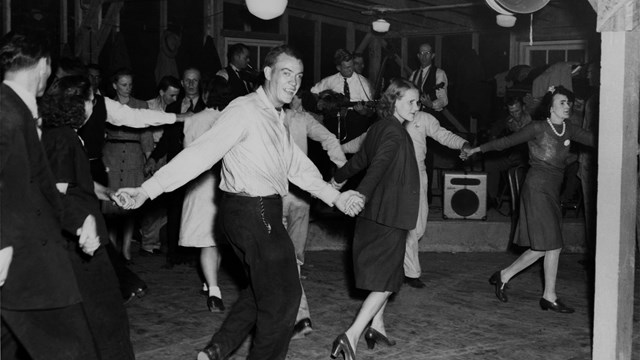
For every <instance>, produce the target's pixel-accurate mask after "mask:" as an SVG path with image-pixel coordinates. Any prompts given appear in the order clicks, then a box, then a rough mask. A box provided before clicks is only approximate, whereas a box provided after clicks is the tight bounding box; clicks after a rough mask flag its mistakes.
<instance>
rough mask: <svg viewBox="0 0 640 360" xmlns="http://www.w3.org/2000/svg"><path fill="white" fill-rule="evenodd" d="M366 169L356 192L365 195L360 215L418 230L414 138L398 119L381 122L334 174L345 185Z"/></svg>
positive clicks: (381, 120) (385, 223)
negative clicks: (344, 182) (412, 138)
mask: <svg viewBox="0 0 640 360" xmlns="http://www.w3.org/2000/svg"><path fill="white" fill-rule="evenodd" d="M364 169H366V171H367V172H366V174H365V176H364V178H363V179H362V181H361V182H360V184H359V185H358V187H357V188H356V191H358V192H360V193H361V194H363V195H364V196H366V198H367V199H366V204H365V207H364V210H363V211H362V212H361V213H360V216H362V217H364V218H367V219H369V220H373V221H375V222H377V223H380V224H383V225H386V226H390V227H395V228H399V229H405V230H411V229H414V228H415V227H416V220H417V218H418V206H419V201H420V196H419V194H420V176H419V173H418V163H417V161H416V154H415V150H414V148H413V142H412V141H411V137H410V136H409V134H408V133H407V131H406V130H405V129H404V127H403V126H402V124H401V123H400V122H399V121H398V120H397V119H396V118H395V117H389V118H386V119H380V120H379V121H377V122H376V123H374V124H373V125H371V127H370V128H369V131H368V132H367V137H366V138H365V141H364V144H363V145H362V147H361V148H360V151H358V152H357V153H356V154H355V155H354V156H353V157H352V158H351V159H349V161H348V162H347V163H346V164H345V165H344V166H343V167H342V168H340V169H338V170H337V171H336V173H335V175H334V178H335V180H336V181H337V182H343V181H345V180H346V179H348V178H350V177H351V176H353V175H355V174H357V173H358V172H360V171H362V170H364Z"/></svg>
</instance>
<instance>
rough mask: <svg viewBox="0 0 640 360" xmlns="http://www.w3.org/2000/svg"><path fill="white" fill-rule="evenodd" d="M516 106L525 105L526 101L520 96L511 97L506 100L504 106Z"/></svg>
mask: <svg viewBox="0 0 640 360" xmlns="http://www.w3.org/2000/svg"><path fill="white" fill-rule="evenodd" d="M515 104H520V105H524V100H522V97H520V96H509V97H507V98H506V99H505V100H504V105H505V106H507V107H509V106H512V105H515Z"/></svg>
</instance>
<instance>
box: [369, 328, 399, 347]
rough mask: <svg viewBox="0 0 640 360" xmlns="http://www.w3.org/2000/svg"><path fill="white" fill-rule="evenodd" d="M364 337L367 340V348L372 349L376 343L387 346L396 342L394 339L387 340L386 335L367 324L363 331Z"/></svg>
mask: <svg viewBox="0 0 640 360" xmlns="http://www.w3.org/2000/svg"><path fill="white" fill-rule="evenodd" d="M364 339H365V340H366V341H367V347H368V348H369V349H373V348H374V347H375V346H376V343H381V344H385V345H387V346H394V345H395V344H396V342H395V341H394V340H389V338H388V337H386V336H384V335H382V334H381V333H380V332H379V331H378V330H376V329H374V328H372V327H371V326H369V327H368V328H367V330H366V331H365V332H364Z"/></svg>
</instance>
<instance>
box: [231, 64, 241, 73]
mask: <svg viewBox="0 0 640 360" xmlns="http://www.w3.org/2000/svg"><path fill="white" fill-rule="evenodd" d="M229 66H231V68H232V69H233V71H235V72H237V73H239V72H240V69H238V67H236V66H235V65H233V64H231V63H229Z"/></svg>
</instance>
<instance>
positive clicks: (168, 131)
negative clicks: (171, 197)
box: [150, 94, 207, 161]
mask: <svg viewBox="0 0 640 360" xmlns="http://www.w3.org/2000/svg"><path fill="white" fill-rule="evenodd" d="M182 100H184V95H183V94H181V96H180V97H178V99H177V100H176V101H175V102H173V103H172V104H170V105H168V106H167V108H166V109H165V112H168V113H173V114H180V113H182ZM206 108H207V105H206V104H205V103H204V100H203V99H202V96H199V97H198V102H196V103H195V104H194V105H193V112H194V113H199V112H200V111H202V110H204V109H206ZM183 129H184V124H183V123H182V122H176V123H174V124H169V125H164V130H163V132H162V137H161V138H160V140H159V141H158V144H157V145H156V147H155V149H153V152H152V153H151V155H150V157H151V158H153V159H154V160H155V161H158V160H160V159H161V158H162V157H163V156H165V155H167V161H169V160H171V159H173V157H174V156H176V155H178V153H179V152H180V151H182V149H183V145H182V141H183V140H184V133H183Z"/></svg>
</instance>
